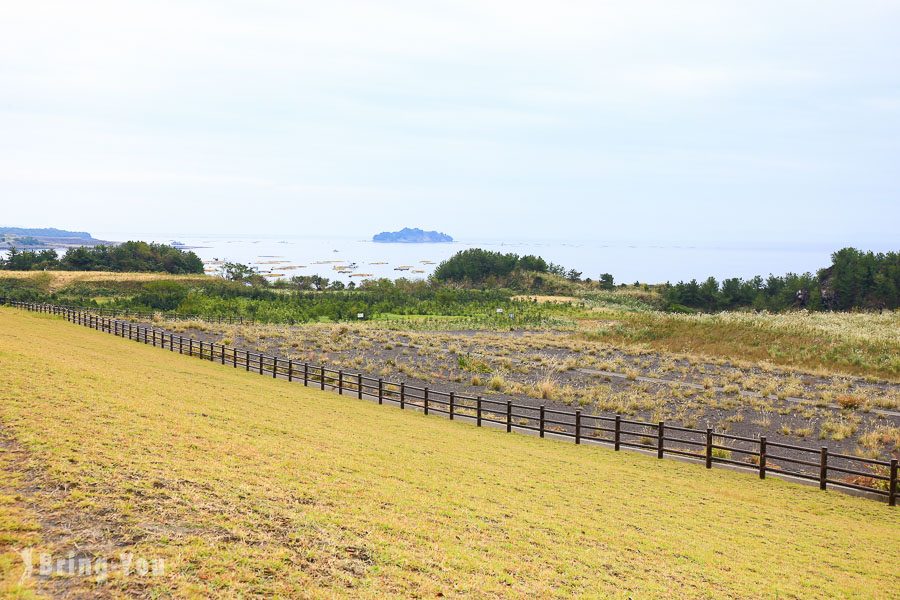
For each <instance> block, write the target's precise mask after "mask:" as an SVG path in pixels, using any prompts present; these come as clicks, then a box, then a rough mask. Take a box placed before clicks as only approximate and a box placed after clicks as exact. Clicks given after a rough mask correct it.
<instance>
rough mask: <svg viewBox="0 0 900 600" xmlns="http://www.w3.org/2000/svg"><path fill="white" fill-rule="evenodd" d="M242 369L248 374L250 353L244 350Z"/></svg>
mask: <svg viewBox="0 0 900 600" xmlns="http://www.w3.org/2000/svg"><path fill="white" fill-rule="evenodd" d="M244 369H245V370H246V371H247V372H248V373H249V372H250V351H249V350H244Z"/></svg>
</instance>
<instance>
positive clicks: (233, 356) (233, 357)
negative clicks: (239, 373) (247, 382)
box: [231, 348, 237, 369]
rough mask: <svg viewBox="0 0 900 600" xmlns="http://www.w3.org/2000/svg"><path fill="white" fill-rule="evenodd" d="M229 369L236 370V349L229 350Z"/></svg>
mask: <svg viewBox="0 0 900 600" xmlns="http://www.w3.org/2000/svg"><path fill="white" fill-rule="evenodd" d="M231 367H232V368H233V369H237V348H232V349H231Z"/></svg>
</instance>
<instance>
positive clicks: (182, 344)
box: [178, 335, 184, 354]
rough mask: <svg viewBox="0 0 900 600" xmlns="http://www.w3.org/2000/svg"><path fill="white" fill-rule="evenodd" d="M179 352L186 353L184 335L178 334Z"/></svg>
mask: <svg viewBox="0 0 900 600" xmlns="http://www.w3.org/2000/svg"><path fill="white" fill-rule="evenodd" d="M178 354H184V337H183V336H180V335H179V336H178Z"/></svg>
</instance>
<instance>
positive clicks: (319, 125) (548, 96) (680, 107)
mask: <svg viewBox="0 0 900 600" xmlns="http://www.w3.org/2000/svg"><path fill="white" fill-rule="evenodd" d="M898 31H900V1H868V0H853V1H850V0H847V1H841V2H835V1H828V0H810V1H793V0H772V1H769V0H753V1H747V0H736V1H727V0H710V1H692V0H686V1H684V2H673V1H671V0H658V1H641V0H622V1H617V0H613V1H601V0H593V1H590V2H565V1H561V0H556V1H554V2H529V1H525V0H514V1H504V2H492V1H490V0H471V1H468V0H454V1H447V2H441V1H429V2H421V1H409V2H404V1H374V0H369V1H361V2H345V1H338V0H329V1H327V2H323V1H308V2H300V1H294V2H275V1H259V0H255V1H253V2H249V1H248V2H237V1H226V0H216V1H209V2H206V1H186V0H179V1H178V2H160V1H153V2H150V1H147V2H129V1H127V0H114V1H110V2H97V1H93V0H81V1H79V2H73V1H71V0H65V1H62V2H47V1H44V0H28V1H27V2H14V1H6V2H3V3H2V4H0V208H2V211H0V225H16V226H57V227H63V228H69V229H84V230H88V231H129V230H133V231H142V232H143V231H159V232H171V233H190V232H210V233H212V232H221V233H273V234H280V233H297V234H302V233H304V232H307V231H309V232H316V233H319V234H332V233H334V234H338V233H343V234H350V235H359V236H368V235H371V234H372V233H374V232H376V231H380V230H384V229H394V228H399V227H402V226H404V225H408V226H423V227H426V228H436V229H442V230H445V231H447V232H448V233H451V234H453V235H455V236H456V237H458V238H485V237H491V238H497V239H503V238H515V239H523V238H525V239H535V238H549V239H565V238H569V239H591V238H594V239H609V240H633V241H644V242H657V241H667V240H691V241H695V242H703V241H731V242H741V241H748V242H751V241H752V242H755V243H758V242H767V241H777V242H782V243H783V242H786V241H798V242H805V241H815V242H825V243H829V244H833V245H834V247H835V248H837V247H840V246H843V245H847V244H851V243H852V244H857V245H861V246H865V245H867V244H871V245H873V246H874V244H876V243H879V244H882V245H883V244H885V243H887V244H888V245H892V246H900V244H897V243H895V242H897V241H898V240H900V235H898V233H897V231H898V224H900V200H898V191H900V34H898Z"/></svg>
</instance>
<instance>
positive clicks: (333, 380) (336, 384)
mask: <svg viewBox="0 0 900 600" xmlns="http://www.w3.org/2000/svg"><path fill="white" fill-rule="evenodd" d="M0 304H7V305H10V306H14V307H17V308H22V309H25V310H30V311H35V312H42V313H49V314H54V315H59V316H62V317H64V318H65V319H66V320H68V321H70V322H72V323H76V324H79V325H83V326H86V327H90V328H92V329H96V330H98V331H103V332H106V333H110V334H112V335H116V336H119V337H123V338H127V339H130V340H134V341H137V342H141V343H144V344H148V345H152V346H155V347H158V348H162V349H163V350H168V351H170V352H178V353H179V354H184V355H188V356H194V357H198V358H200V359H202V360H208V361H212V362H216V363H219V364H222V365H226V366H229V367H231V368H233V369H243V370H245V371H248V372H250V371H252V372H253V373H258V374H259V375H265V376H269V377H273V378H281V379H287V380H288V381H297V382H302V383H303V385H305V386H314V387H318V388H319V389H321V390H326V389H328V390H334V391H337V393H338V394H347V395H353V396H355V397H356V398H358V399H368V400H372V401H377V402H378V403H379V404H386V403H387V404H394V405H398V406H399V407H400V408H401V409H414V410H420V411H422V412H424V413H425V414H426V415H429V414H437V415H442V416H445V417H447V418H449V419H451V420H453V419H464V420H467V421H470V422H473V423H475V424H476V425H477V426H479V427H481V426H483V425H485V424H490V425H491V426H495V427H501V428H505V429H506V431H507V432H513V431H519V432H531V433H534V434H537V435H538V436H540V437H542V438H543V437H554V438H566V439H571V440H574V442H575V443H576V444H581V443H596V444H603V445H607V446H611V447H612V448H613V449H614V450H620V449H622V448H627V449H636V450H640V451H644V452H649V453H654V454H655V455H656V457H657V458H664V457H666V456H675V457H681V458H684V459H693V460H696V461H698V462H703V463H704V464H705V466H706V468H707V469H710V468H712V466H713V465H715V464H721V465H729V466H731V467H734V468H738V469H742V470H752V471H755V472H756V473H758V475H759V478H760V479H765V478H766V475H767V474H770V475H775V476H778V477H785V478H795V479H801V480H807V481H812V482H816V483H818V485H819V487H820V488H821V489H823V490H824V489H827V488H828V487H829V486H832V487H835V488H838V489H843V490H845V491H847V490H857V491H861V492H865V495H874V496H880V497H883V498H885V499H886V500H887V502H888V504H889V505H890V506H896V502H897V491H898V483H897V478H898V474H897V472H898V460H897V459H892V460H890V461H885V460H877V459H871V458H863V457H859V456H851V455H848V454H841V453H837V452H831V451H829V449H828V448H827V447H821V448H808V447H803V446H795V445H793V444H782V443H779V442H773V441H768V440H767V439H766V437H765V436H760V437H758V438H749V437H742V436H737V435H730V434H727V433H720V432H716V431H713V430H712V429H709V428H707V429H692V428H689V427H678V426H675V425H669V424H667V423H665V422H662V421H660V422H658V423H650V422H645V421H638V420H632V419H625V418H623V417H622V416H621V415H609V416H603V415H595V414H585V413H583V412H582V411H581V410H574V411H566V410H554V409H550V408H546V407H544V406H538V407H535V406H526V405H523V404H516V403H514V402H512V401H511V400H495V399H490V398H484V397H481V396H475V397H472V396H467V395H463V394H457V393H455V392H452V391H451V392H446V391H441V390H435V389H432V388H429V387H420V386H413V385H408V384H406V383H404V382H395V381H390V380H386V379H383V378H373V377H369V376H366V375H364V374H362V373H351V372H345V371H343V370H340V369H332V368H329V367H326V366H325V365H314V364H310V363H308V362H298V361H294V360H290V359H284V358H279V357H277V356H270V355H266V354H262V353H259V352H251V351H249V350H241V349H238V348H234V347H230V346H225V345H222V344H215V343H212V342H204V341H202V340H196V339H194V338H190V337H184V336H181V335H176V334H174V333H171V332H167V331H165V330H162V329H156V328H154V327H148V326H145V325H140V324H137V323H134V322H130V321H122V320H117V319H113V318H111V317H107V316H105V315H102V314H94V313H93V312H91V311H90V310H86V309H81V308H76V307H66V306H58V305H53V304H43V303H30V302H18V301H7V300H5V299H0Z"/></svg>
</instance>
